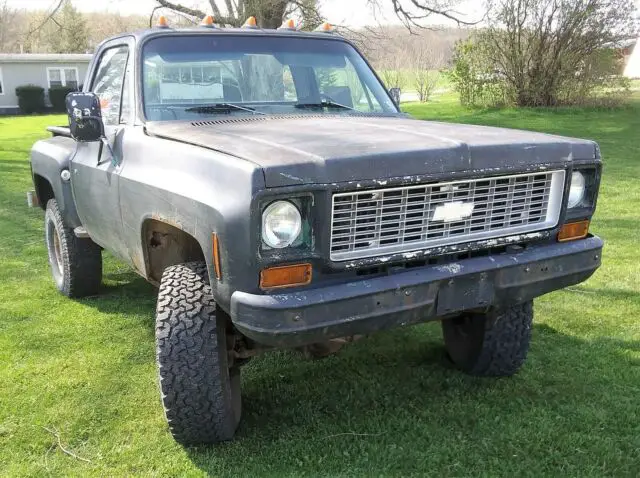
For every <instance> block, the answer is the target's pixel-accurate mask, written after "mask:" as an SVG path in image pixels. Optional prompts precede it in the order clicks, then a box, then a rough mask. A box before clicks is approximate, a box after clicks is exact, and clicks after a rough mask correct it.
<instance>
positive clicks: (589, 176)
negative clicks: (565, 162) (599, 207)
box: [565, 161, 602, 221]
mask: <svg viewBox="0 0 640 478" xmlns="http://www.w3.org/2000/svg"><path fill="white" fill-rule="evenodd" d="M601 171H602V163H600V162H597V163H595V164H594V163H593V162H586V161H585V162H580V163H577V164H574V166H573V171H572V174H571V176H570V177H569V181H568V184H567V186H566V192H565V207H566V216H565V221H572V220H576V219H590V218H591V216H593V213H594V212H595V209H596V202H597V199H598V190H599V188H600V176H601ZM575 173H579V174H580V175H581V176H582V177H583V178H584V193H583V194H582V197H580V199H579V200H578V201H577V203H576V202H575V201H572V204H570V201H569V199H570V195H571V181H572V179H573V178H574V175H575ZM578 181H580V180H578ZM574 187H575V186H574ZM575 195H576V193H575V192H574V196H575ZM573 203H575V204H573ZM571 206H573V207H571Z"/></svg>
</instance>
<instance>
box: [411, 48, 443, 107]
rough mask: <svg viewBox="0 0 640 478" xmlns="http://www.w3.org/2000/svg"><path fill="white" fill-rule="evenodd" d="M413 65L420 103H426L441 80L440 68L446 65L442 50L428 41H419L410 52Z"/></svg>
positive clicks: (414, 83) (414, 80)
mask: <svg viewBox="0 0 640 478" xmlns="http://www.w3.org/2000/svg"><path fill="white" fill-rule="evenodd" d="M410 55H411V58H412V60H411V64H412V66H413V85H414V87H415V89H416V92H417V93H418V100H420V103H426V102H427V101H429V98H431V96H432V95H433V93H434V92H435V89H436V86H438V81H439V80H440V68H442V67H443V66H444V54H443V51H442V50H438V49H436V48H434V47H433V46H432V45H431V44H429V43H426V42H421V43H419V44H418V45H417V46H416V48H414V50H413V51H411V53H410Z"/></svg>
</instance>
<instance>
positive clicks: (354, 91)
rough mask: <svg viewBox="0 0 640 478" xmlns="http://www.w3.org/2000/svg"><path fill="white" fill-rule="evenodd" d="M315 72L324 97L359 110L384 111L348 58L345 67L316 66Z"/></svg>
mask: <svg viewBox="0 0 640 478" xmlns="http://www.w3.org/2000/svg"><path fill="white" fill-rule="evenodd" d="M315 72H316V80H317V82H318V88H319V89H320V94H321V96H322V97H323V98H324V99H327V100H331V101H334V102H336V103H340V104H342V105H345V106H349V107H350V108H354V109H356V110H358V111H366V112H380V111H383V108H382V107H381V106H380V103H379V102H378V101H377V99H376V97H375V96H374V95H373V94H372V93H371V90H369V88H367V86H366V85H364V84H363V83H362V81H361V80H360V76H359V75H358V72H357V71H356V69H355V68H354V66H353V64H352V63H351V62H350V61H349V60H348V59H347V60H346V62H345V65H344V67H343V68H316V70H315Z"/></svg>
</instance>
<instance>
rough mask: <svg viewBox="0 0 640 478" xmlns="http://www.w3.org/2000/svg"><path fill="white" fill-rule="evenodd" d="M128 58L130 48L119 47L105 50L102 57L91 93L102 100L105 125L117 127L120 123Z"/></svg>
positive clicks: (101, 106)
mask: <svg viewBox="0 0 640 478" xmlns="http://www.w3.org/2000/svg"><path fill="white" fill-rule="evenodd" d="M128 56H129V49H128V47H126V46H118V47H114V48H109V49H108V50H105V51H104V53H103V54H102V56H101V57H100V63H99V64H98V69H97V72H96V75H95V77H94V78H93V84H92V87H91V91H93V92H94V93H95V94H96V95H97V96H98V98H99V99H100V108H101V110H102V119H103V121H104V124H105V125H115V124H118V123H119V122H120V110H121V106H122V103H123V98H122V96H123V91H122V86H123V84H124V77H125V71H126V68H127V58H128ZM126 93H128V91H127V92H126ZM127 101H128V99H127ZM127 108H128V105H127ZM125 112H126V108H125Z"/></svg>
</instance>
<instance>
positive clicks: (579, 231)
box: [558, 219, 589, 242]
mask: <svg viewBox="0 0 640 478" xmlns="http://www.w3.org/2000/svg"><path fill="white" fill-rule="evenodd" d="M587 234H589V221H588V220H586V219H585V220H584V221H578V222H570V223H568V224H565V225H564V226H562V227H561V228H560V232H559V233H558V242H567V241H575V240H576V239H584V238H585V237H587Z"/></svg>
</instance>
